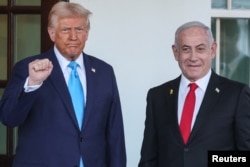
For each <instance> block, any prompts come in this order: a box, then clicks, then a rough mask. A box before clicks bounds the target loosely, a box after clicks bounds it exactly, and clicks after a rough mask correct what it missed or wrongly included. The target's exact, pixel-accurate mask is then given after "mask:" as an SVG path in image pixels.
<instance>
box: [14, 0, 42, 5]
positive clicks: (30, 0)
mask: <svg viewBox="0 0 250 167" xmlns="http://www.w3.org/2000/svg"><path fill="white" fill-rule="evenodd" d="M14 3H15V5H19V6H41V0H15V2H14Z"/></svg>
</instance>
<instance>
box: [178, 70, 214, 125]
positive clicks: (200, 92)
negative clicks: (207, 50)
mask: <svg viewBox="0 0 250 167" xmlns="http://www.w3.org/2000/svg"><path fill="white" fill-rule="evenodd" d="M210 76H211V69H210V70H209V72H208V73H207V74H206V75H205V76H204V77H203V78H201V79H199V80H197V81H196V82H195V83H196V84H197V85H198V88H197V89H196V90H195V96H196V100H195V108H194V114H193V119H192V124H191V129H192V128H193V125H194V122H195V120H196V117H197V115H198V112H199V109H200V106H201V103H202V101H203V98H204V94H205V92H206V89H207V85H208V82H209V79H210ZM190 83H191V82H190V81H189V80H188V79H187V78H186V77H185V76H184V75H181V81H180V87H179V94H178V123H179V125H180V120H181V115H182V110H183V106H184V102H185V99H186V96H187V94H188V92H189V86H188V85H189V84H190Z"/></svg>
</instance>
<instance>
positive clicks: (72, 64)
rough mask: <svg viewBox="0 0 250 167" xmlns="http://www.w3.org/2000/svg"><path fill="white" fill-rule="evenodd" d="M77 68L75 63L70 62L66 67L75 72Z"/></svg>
mask: <svg viewBox="0 0 250 167" xmlns="http://www.w3.org/2000/svg"><path fill="white" fill-rule="evenodd" d="M77 66H78V64H77V63H76V62H75V61H71V62H70V63H69V65H68V67H70V68H71V69H72V70H76V67H77Z"/></svg>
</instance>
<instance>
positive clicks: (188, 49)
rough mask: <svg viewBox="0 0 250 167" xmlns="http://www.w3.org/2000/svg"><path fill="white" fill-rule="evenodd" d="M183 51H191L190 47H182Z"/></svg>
mask: <svg viewBox="0 0 250 167" xmlns="http://www.w3.org/2000/svg"><path fill="white" fill-rule="evenodd" d="M182 51H183V52H189V51H190V48H182Z"/></svg>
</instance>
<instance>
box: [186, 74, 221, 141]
mask: <svg viewBox="0 0 250 167" xmlns="http://www.w3.org/2000/svg"><path fill="white" fill-rule="evenodd" d="M221 91H223V88H222V87H221V86H220V82H219V77H218V75H216V74H215V73H214V72H212V75H211V78H210V81H209V83H208V86H207V90H206V92H205V95H204V98H203V101H202V104H201V107H200V109H199V112H198V115H197V117H196V121H195V123H194V127H193V130H192V132H191V135H190V139H189V142H191V141H192V139H193V138H194V137H195V135H196V134H197V132H199V130H201V129H202V124H204V122H205V121H206V118H207V116H208V115H209V112H210V111H211V107H214V106H215V104H216V102H217V101H218V98H219V97H220V95H221ZM204 99H205V100H204Z"/></svg>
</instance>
